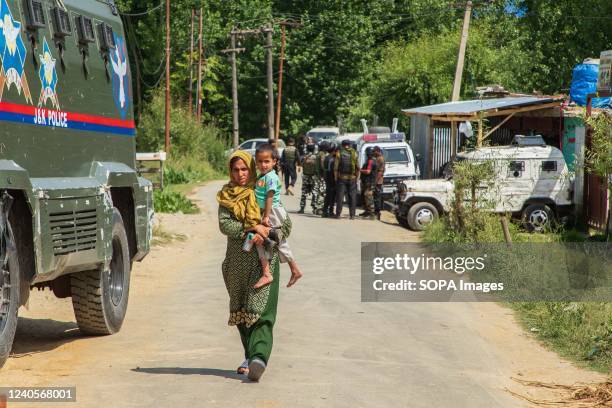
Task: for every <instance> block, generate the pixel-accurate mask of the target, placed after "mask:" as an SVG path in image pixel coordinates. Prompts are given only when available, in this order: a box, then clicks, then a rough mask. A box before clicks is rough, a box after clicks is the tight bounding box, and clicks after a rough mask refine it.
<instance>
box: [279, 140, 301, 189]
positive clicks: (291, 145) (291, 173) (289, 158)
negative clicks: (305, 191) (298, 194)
mask: <svg viewBox="0 0 612 408" xmlns="http://www.w3.org/2000/svg"><path fill="white" fill-rule="evenodd" d="M280 163H281V168H282V169H283V174H284V175H285V194H287V195H289V194H291V195H293V187H294V186H295V181H296V180H297V166H299V165H300V155H299V152H298V149H297V148H296V147H295V140H294V139H293V138H292V137H290V138H289V139H288V141H287V147H285V150H283V155H282V156H281V159H280Z"/></svg>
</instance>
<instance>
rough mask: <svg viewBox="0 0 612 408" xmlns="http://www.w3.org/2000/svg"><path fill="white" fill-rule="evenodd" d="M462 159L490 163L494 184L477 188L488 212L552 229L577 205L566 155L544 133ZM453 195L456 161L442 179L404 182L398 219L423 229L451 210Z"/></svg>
mask: <svg viewBox="0 0 612 408" xmlns="http://www.w3.org/2000/svg"><path fill="white" fill-rule="evenodd" d="M456 159H457V160H459V161H461V160H471V161H474V162H481V163H482V162H484V161H491V162H492V163H493V169H494V174H495V175H494V182H493V183H492V184H491V185H487V186H483V188H480V189H479V190H478V192H477V194H478V195H479V203H480V205H482V206H483V207H484V208H483V209H485V210H488V211H492V212H496V213H511V214H513V215H514V216H515V217H517V218H519V219H521V220H522V223H523V224H524V225H525V227H526V228H527V229H528V230H529V231H533V232H540V231H544V230H545V229H547V228H549V227H550V226H551V224H552V223H553V222H554V221H555V220H556V219H559V218H561V217H565V216H567V215H569V214H570V213H571V212H572V209H573V180H572V177H571V175H570V172H569V170H568V167H567V164H566V162H565V159H564V157H563V153H561V151H560V150H559V149H557V148H556V147H552V146H547V145H546V144H545V143H544V140H543V139H542V138H541V137H539V136H538V137H524V136H517V137H515V140H514V143H513V145H511V146H497V147H484V148H480V149H476V150H472V151H467V152H463V153H459V154H458V155H457V158H456ZM453 198H454V182H453V175H452V162H451V166H448V168H447V171H445V177H444V178H443V179H431V180H413V181H404V182H402V183H400V184H399V186H398V189H397V192H396V195H395V206H394V212H395V216H396V218H397V220H398V222H399V223H400V224H401V225H403V226H404V227H407V228H409V229H411V230H414V231H421V230H423V229H424V228H425V226H426V225H428V224H429V223H431V222H432V221H433V220H435V219H436V218H438V217H439V216H440V215H441V214H444V213H448V212H449V211H450V205H451V200H452V199H453Z"/></svg>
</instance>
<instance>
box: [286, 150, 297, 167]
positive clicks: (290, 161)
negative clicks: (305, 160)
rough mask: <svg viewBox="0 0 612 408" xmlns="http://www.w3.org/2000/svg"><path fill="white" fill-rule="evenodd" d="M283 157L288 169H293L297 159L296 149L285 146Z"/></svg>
mask: <svg viewBox="0 0 612 408" xmlns="http://www.w3.org/2000/svg"><path fill="white" fill-rule="evenodd" d="M283 155H284V164H285V166H288V167H293V166H294V165H295V159H296V157H297V149H296V148H295V146H287V147H286V148H285V150H284V152H283Z"/></svg>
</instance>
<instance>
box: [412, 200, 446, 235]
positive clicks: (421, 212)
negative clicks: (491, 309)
mask: <svg viewBox="0 0 612 408" xmlns="http://www.w3.org/2000/svg"><path fill="white" fill-rule="evenodd" d="M438 216H439V215H438V210H437V209H436V207H435V206H434V205H433V204H430V203H427V202H420V203H416V204H413V205H412V207H410V209H409V210H408V215H407V217H406V218H407V221H408V226H409V228H410V229H411V230H413V231H423V230H424V229H425V227H426V226H427V225H429V224H431V223H432V222H433V221H435V220H436V219H437V218H438Z"/></svg>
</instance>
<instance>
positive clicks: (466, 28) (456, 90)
mask: <svg viewBox="0 0 612 408" xmlns="http://www.w3.org/2000/svg"><path fill="white" fill-rule="evenodd" d="M471 17H472V1H471V0H468V2H467V4H466V5H465V16H464V17H463V30H462V31H461V43H460V44H459V56H458V57H457V68H456V70H455V83H454V84H453V95H452V97H451V101H452V102H456V101H458V100H459V94H460V93H461V79H462V77H463V64H464V62H465V48H466V47H467V40H468V35H469V32H470V19H471ZM480 127H481V126H479V129H480ZM456 154H457V122H451V160H452V159H453V158H454V157H455V155H456Z"/></svg>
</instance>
